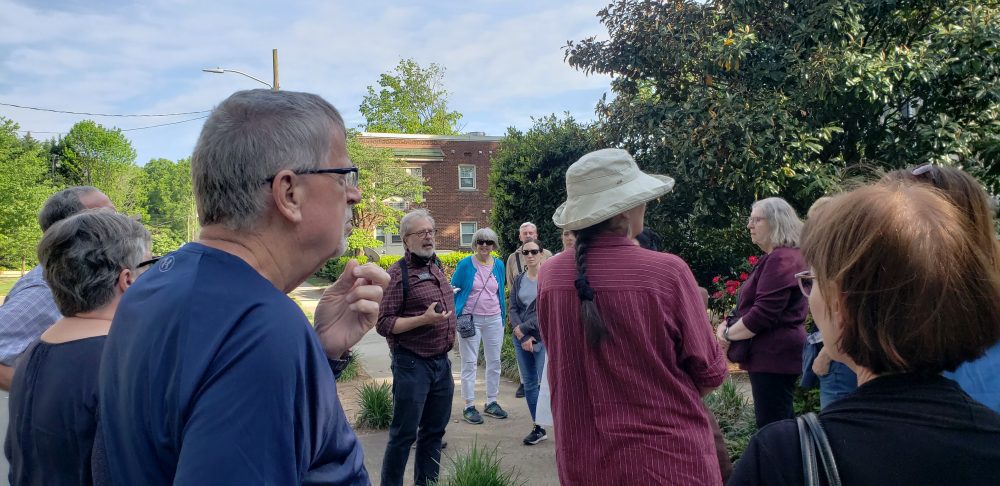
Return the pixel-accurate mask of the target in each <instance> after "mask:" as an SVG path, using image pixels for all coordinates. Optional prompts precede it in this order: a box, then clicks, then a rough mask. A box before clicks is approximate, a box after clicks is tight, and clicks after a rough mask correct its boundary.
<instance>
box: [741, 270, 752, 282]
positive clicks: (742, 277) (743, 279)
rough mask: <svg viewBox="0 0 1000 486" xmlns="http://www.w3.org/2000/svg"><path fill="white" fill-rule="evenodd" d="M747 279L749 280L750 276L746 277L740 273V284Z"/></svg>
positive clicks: (745, 274) (743, 273) (746, 275)
mask: <svg viewBox="0 0 1000 486" xmlns="http://www.w3.org/2000/svg"><path fill="white" fill-rule="evenodd" d="M748 278H750V275H748V274H747V273H746V272H740V281H741V282H746V280H747V279H748Z"/></svg>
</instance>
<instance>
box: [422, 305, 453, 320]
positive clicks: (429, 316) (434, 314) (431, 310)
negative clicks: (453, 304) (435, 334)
mask: <svg viewBox="0 0 1000 486" xmlns="http://www.w3.org/2000/svg"><path fill="white" fill-rule="evenodd" d="M437 306H438V303H437V302H431V304H430V305H428V306H427V310H425V311H424V316H423V317H424V321H425V322H426V323H427V324H434V323H435V322H438V321H440V320H441V319H447V318H448V316H450V315H451V311H444V312H438V311H437V310H436V309H435V308H436V307H437Z"/></svg>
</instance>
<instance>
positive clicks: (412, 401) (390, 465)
mask: <svg viewBox="0 0 1000 486" xmlns="http://www.w3.org/2000/svg"><path fill="white" fill-rule="evenodd" d="M399 233H400V234H401V235H403V245H404V247H405V248H406V254H405V255H403V258H401V259H400V260H399V261H398V262H396V263H395V264H393V265H392V266H391V267H390V268H389V278H390V280H389V287H388V289H387V290H386V293H385V296H384V297H383V299H382V305H381V308H380V312H379V318H378V324H376V330H377V331H378V333H379V334H381V335H382V336H385V339H386V341H388V343H389V349H390V350H391V351H392V394H393V403H394V404H393V416H392V425H390V426H389V444H388V445H387V446H386V449H385V457H384V459H383V460H382V484H383V485H390V486H391V485H401V484H403V471H404V470H405V469H406V461H407V459H408V458H409V455H410V446H411V445H412V444H413V442H414V440H416V442H417V451H416V452H417V454H416V459H415V461H416V462H415V464H414V478H415V481H416V484H418V485H421V484H426V483H427V482H428V481H436V480H437V479H438V469H439V463H440V461H441V438H442V437H444V431H445V427H446V426H447V425H448V421H449V420H451V402H452V397H453V395H454V394H455V381H454V378H453V377H452V375H451V362H450V361H449V360H448V351H449V350H451V348H452V345H454V343H455V324H456V322H455V312H454V310H455V294H454V291H453V290H452V287H451V284H450V283H449V282H448V279H447V278H446V277H445V275H444V271H443V270H442V269H441V263H440V261H439V260H438V258H437V255H435V253H434V219H433V218H432V217H431V215H430V213H428V212H427V211H426V210H423V209H418V210H415V211H411V212H410V213H408V214H407V215H406V216H403V219H402V220H401V221H400V224H399ZM404 275H405V277H404ZM404 278H405V285H404ZM418 426H419V428H418Z"/></svg>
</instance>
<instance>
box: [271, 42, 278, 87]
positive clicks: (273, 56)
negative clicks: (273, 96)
mask: <svg viewBox="0 0 1000 486" xmlns="http://www.w3.org/2000/svg"><path fill="white" fill-rule="evenodd" d="M271 66H273V67H274V84H272V85H271V89H273V90H274V91H278V50H277V49H271Z"/></svg>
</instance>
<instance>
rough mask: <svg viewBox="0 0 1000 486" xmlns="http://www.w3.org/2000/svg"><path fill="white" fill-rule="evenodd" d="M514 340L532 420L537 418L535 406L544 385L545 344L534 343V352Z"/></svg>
mask: <svg viewBox="0 0 1000 486" xmlns="http://www.w3.org/2000/svg"><path fill="white" fill-rule="evenodd" d="M511 338H512V339H513V340H514V352H515V353H516V355H517V366H518V367H519V368H520V369H521V379H522V380H524V381H523V382H522V384H523V385H524V399H525V400H526V401H527V402H528V411H530V412H531V420H532V422H533V421H534V420H535V407H536V405H538V388H539V387H540V386H541V385H542V379H543V378H544V377H543V376H542V369H543V368H544V365H545V346H543V345H542V343H540V342H535V344H533V345H532V350H533V351H532V352H530V353H529V352H527V351H525V350H524V349H523V348H521V343H519V342H517V339H516V338H514V337H513V336H511Z"/></svg>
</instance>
